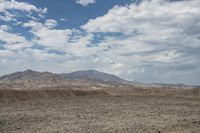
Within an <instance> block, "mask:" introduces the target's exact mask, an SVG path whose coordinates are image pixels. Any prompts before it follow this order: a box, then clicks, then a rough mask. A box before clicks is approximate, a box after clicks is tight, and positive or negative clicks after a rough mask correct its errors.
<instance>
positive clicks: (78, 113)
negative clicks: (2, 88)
mask: <svg viewBox="0 0 200 133" xmlns="http://www.w3.org/2000/svg"><path fill="white" fill-rule="evenodd" d="M29 93H30V92H29ZM31 93H32V92H31ZM40 93H41V92H40ZM53 94H54V92H53ZM53 94H52V95H53ZM4 95H5V94H1V97H2V96H4ZM26 95H27V94H26ZM36 95H37V94H36ZM44 95H46V94H44ZM55 95H57V96H56V97H53V98H52V97H43V98H42V97H41V98H32V99H31V100H26V99H21V97H22V95H21V96H20V97H18V95H15V98H16V99H15V100H13V101H6V100H5V101H2V102H1V103H0V132H2V133H200V97H199V95H198V94H197V95H195V94H194V95H195V96H192V95H190V96H189V97H186V96H163V95H151V94H150V95H139V94H138V95H137V94H134V95H121V96H110V95H105V94H103V95H101V94H100V95H84V96H80V95H79V96H63V95H62V96H58V95H59V94H56V93H55ZM7 96H8V95H7ZM4 97H5V96H4ZM17 97H18V98H20V100H19V99H17ZM33 97H34V95H33ZM11 99H12V98H11ZM1 100H2V99H1ZM1 100H0V101H1Z"/></svg>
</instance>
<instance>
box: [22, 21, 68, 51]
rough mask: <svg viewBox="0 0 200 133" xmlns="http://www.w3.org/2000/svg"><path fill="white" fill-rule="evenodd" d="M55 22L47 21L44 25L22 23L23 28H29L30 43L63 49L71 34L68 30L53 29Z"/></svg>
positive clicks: (33, 22)
mask: <svg viewBox="0 0 200 133" xmlns="http://www.w3.org/2000/svg"><path fill="white" fill-rule="evenodd" d="M56 25H57V21H56V20H53V19H48V20H46V21H45V23H44V24H43V23H40V22H37V21H29V22H27V23H24V24H23V26H24V27H28V28H31V30H30V31H29V32H31V33H32V34H33V39H32V42H34V43H35V44H39V45H43V46H47V47H50V48H54V49H64V48H65V45H66V43H67V41H68V39H69V36H70V35H71V33H72V30H70V29H55V28H54V27H55V26H56Z"/></svg>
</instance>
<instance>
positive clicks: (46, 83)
mask: <svg viewBox="0 0 200 133" xmlns="http://www.w3.org/2000/svg"><path fill="white" fill-rule="evenodd" d="M114 84H129V81H126V80H124V79H121V78H119V77H117V76H115V75H111V74H107V73H102V72H98V71H94V70H85V71H76V72H72V73H62V74H54V73H50V72H37V71H33V70H30V69H29V70H26V71H23V72H16V73H11V74H8V75H5V76H1V77H0V90H1V89H15V90H26V89H31V90H32V89H64V88H70V89H71V88H79V89H86V88H92V87H95V86H96V87H97V86H101V87H102V86H103V87H105V86H107V87H109V86H111V85H114Z"/></svg>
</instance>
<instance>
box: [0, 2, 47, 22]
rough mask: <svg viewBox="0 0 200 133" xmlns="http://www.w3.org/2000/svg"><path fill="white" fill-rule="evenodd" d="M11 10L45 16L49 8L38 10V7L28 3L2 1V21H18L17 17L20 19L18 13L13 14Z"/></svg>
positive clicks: (0, 5)
mask: <svg viewBox="0 0 200 133" xmlns="http://www.w3.org/2000/svg"><path fill="white" fill-rule="evenodd" d="M11 10H15V11H23V12H26V13H32V12H36V13H39V14H45V13H46V12H47V8H44V9H42V8H37V7H36V6H34V5H32V4H29V3H27V2H18V1H15V0H10V1H9V0H1V2H0V13H2V15H0V20H3V21H16V17H19V15H17V14H16V13H12V12H11Z"/></svg>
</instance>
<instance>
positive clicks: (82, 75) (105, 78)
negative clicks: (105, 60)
mask: <svg viewBox="0 0 200 133" xmlns="http://www.w3.org/2000/svg"><path fill="white" fill-rule="evenodd" d="M62 75H63V76H64V77H65V78H67V79H70V80H90V81H96V82H98V81H100V82H110V83H128V82H129V81H126V80H124V79H122V78H119V77H117V76H115V75H112V74H107V73H103V72H99V71H95V70H83V71H76V72H72V73H66V74H62Z"/></svg>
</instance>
